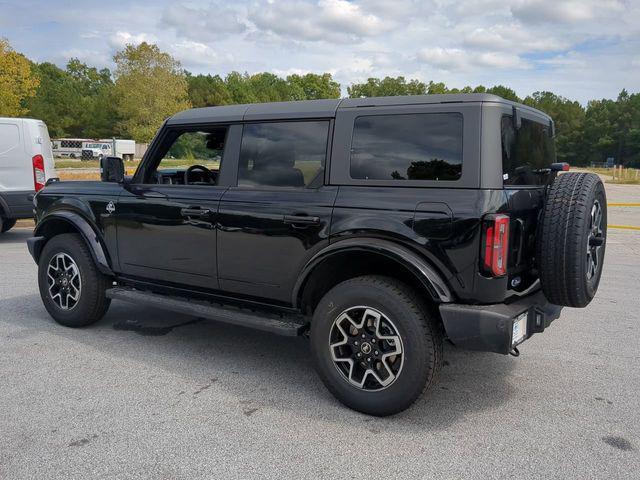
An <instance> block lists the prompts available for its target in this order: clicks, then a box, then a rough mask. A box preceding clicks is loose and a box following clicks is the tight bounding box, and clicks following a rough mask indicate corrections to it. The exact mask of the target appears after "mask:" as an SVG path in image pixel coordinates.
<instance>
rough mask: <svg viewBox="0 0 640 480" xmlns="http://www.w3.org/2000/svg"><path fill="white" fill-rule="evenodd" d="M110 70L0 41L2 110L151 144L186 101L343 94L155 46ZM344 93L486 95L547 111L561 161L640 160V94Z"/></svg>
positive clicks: (378, 87) (385, 81)
mask: <svg viewBox="0 0 640 480" xmlns="http://www.w3.org/2000/svg"><path fill="white" fill-rule="evenodd" d="M113 60H114V63H115V69H114V70H113V71H110V70H109V69H106V68H103V69H97V68H96V67H93V66H90V65H87V64H85V63H83V62H81V61H79V60H78V59H73V58H72V59H70V60H69V62H68V63H67V65H66V67H65V68H59V67H58V66H56V65H54V64H53V63H49V62H43V63H35V62H32V61H30V60H29V59H27V58H26V57H25V56H24V55H22V54H20V53H17V52H15V51H14V50H13V49H12V48H11V46H10V45H9V43H8V42H7V41H6V40H2V39H0V116H2V115H4V116H25V115H28V116H31V117H35V118H40V119H42V120H44V121H45V122H46V123H47V125H48V127H49V132H50V134H51V136H52V137H53V138H56V137H82V138H84V137H86V138H103V137H111V136H119V137H126V138H133V139H135V140H136V141H138V142H149V141H150V140H151V138H152V137H153V135H154V133H155V131H156V130H157V129H158V127H159V126H160V125H161V123H162V121H163V120H164V119H165V118H166V117H168V116H170V115H172V114H174V113H175V112H178V111H180V110H183V109H186V108H190V107H205V106H214V105H230V104H238V103H256V102H277V101H289V100H311V99H321V98H339V97H340V95H341V86H340V84H339V83H337V82H336V81H335V80H334V79H333V78H332V76H331V74H329V73H320V74H315V73H308V74H306V75H288V76H286V77H281V76H278V75H274V74H272V73H268V72H263V73H256V74H251V75H250V74H248V73H240V72H231V73H229V74H227V75H225V76H220V75H194V74H192V73H190V72H187V71H185V70H184V69H183V68H182V66H181V65H180V63H179V62H178V61H177V60H176V59H174V58H173V57H172V56H171V55H169V54H168V53H166V52H162V51H161V50H160V49H159V48H158V47H157V46H156V45H153V44H148V43H141V44H140V45H137V46H132V45H127V46H126V47H125V48H124V49H123V50H121V51H119V52H117V53H116V54H115V55H114V58H113ZM347 92H348V95H349V96H350V97H373V96H387V95H425V94H437V93H485V92H486V93H492V94H495V95H499V96H501V97H503V98H506V99H509V100H514V101H517V102H522V103H524V104H526V105H530V106H532V107H535V108H537V109H540V110H542V111H544V112H546V113H548V114H549V115H550V116H551V117H552V118H553V119H554V121H555V123H556V134H557V137H556V143H557V152H558V159H559V160H560V161H567V162H570V163H572V164H576V165H585V164H589V163H591V162H604V161H605V160H606V158H607V157H614V158H615V161H616V163H618V164H623V165H625V166H636V167H638V166H640V93H629V92H627V91H626V90H622V91H621V92H620V94H619V95H618V97H617V98H616V99H615V100H610V99H602V100H591V101H589V102H588V103H587V105H586V107H585V106H583V105H581V104H580V103H579V102H577V101H573V100H570V99H567V98H564V97H562V96H559V95H556V94H554V93H553V92H548V91H540V92H535V93H533V94H532V95H529V96H527V97H525V98H520V97H518V95H517V94H516V92H515V91H514V90H513V89H511V88H509V87H506V86H503V85H496V86H492V87H485V86H483V85H478V86H475V87H471V86H466V87H464V88H450V87H448V86H447V85H445V84H444V83H441V82H440V83H437V82H433V81H429V82H423V81H420V80H417V79H409V80H407V79H406V78H404V77H402V76H400V77H395V78H394V77H385V78H369V79H368V80H367V81H366V82H363V83H354V84H351V85H349V86H348V87H347Z"/></svg>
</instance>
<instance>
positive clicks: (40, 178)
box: [32, 155, 47, 192]
mask: <svg viewBox="0 0 640 480" xmlns="http://www.w3.org/2000/svg"><path fill="white" fill-rule="evenodd" d="M32 162H33V187H34V189H35V191H36V192H39V191H40V190H42V189H43V188H44V184H45V183H46V181H47V177H46V175H45V173H44V157H43V156H42V155H34V157H33V159H32Z"/></svg>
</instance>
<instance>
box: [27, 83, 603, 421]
mask: <svg viewBox="0 0 640 480" xmlns="http://www.w3.org/2000/svg"><path fill="white" fill-rule="evenodd" d="M553 134H554V125H553V122H552V120H551V119H550V118H549V117H548V116H547V115H545V114H544V113H542V112H540V111H537V110H534V109H532V108H529V107H527V106H524V105H520V104H515V103H512V102H509V101H506V100H503V99H502V98H499V97H497V96H493V95H486V94H469V95H427V96H408V97H382V98H361V99H343V100H317V101H307V102H287V103H272V104H255V105H232V106H222V107H209V108H200V109H193V110H187V111H184V112H181V113H178V114H176V115H174V116H172V117H171V118H169V119H168V120H167V121H166V122H165V123H164V125H163V126H162V128H161V129H160V131H159V132H158V134H157V135H156V137H155V139H154V140H153V142H152V143H151V145H150V147H149V150H148V151H147V153H146V154H145V156H144V158H143V160H142V162H141V163H140V165H139V166H138V169H137V170H136V172H135V174H134V175H133V177H130V178H129V177H126V178H125V176H124V174H123V164H122V160H121V159H119V158H115V157H110V158H107V159H104V160H103V168H102V172H101V173H102V179H103V181H102V182H49V184H48V185H47V186H46V187H45V188H44V189H43V190H42V191H40V192H39V193H38V194H37V195H36V196H35V199H34V204H35V216H36V220H37V225H36V228H35V233H34V236H33V238H30V239H29V240H28V246H29V251H30V252H31V255H32V256H33V258H34V259H35V261H36V262H37V263H38V268H39V274H38V281H39V288H40V294H41V296H42V300H43V302H44V305H45V307H46V309H47V310H48V312H49V313H50V314H51V316H52V317H53V318H54V319H55V320H56V321H57V322H59V323H60V324H62V325H65V326H69V327H81V326H85V325H89V324H91V323H93V322H96V321H97V320H99V319H100V318H101V317H102V316H103V315H104V314H105V312H106V311H107V309H108V308H109V304H110V302H111V300H112V299H117V300H123V301H128V302H133V303H136V304H138V305H148V306H153V307H160V308H165V309H169V310H173V311H176V312H181V313H187V314H193V315H196V316H199V317H203V318H212V319H217V320H219V321H223V322H228V323H232V324H237V325H243V326H249V327H253V328H257V329H261V330H267V331H270V332H274V333H279V334H284V335H308V336H309V338H310V343H311V355H312V357H313V362H314V365H315V368H316V369H317V371H318V374H319V375H320V377H321V379H322V381H323V382H324V383H325V385H326V386H327V388H328V389H329V390H330V391H331V392H332V393H333V394H334V395H335V396H336V397H337V398H338V399H339V400H340V401H342V402H343V403H345V404H346V405H348V406H349V407H351V408H354V409H356V410H359V411H362V412H365V413H369V414H373V415H389V414H393V413H396V412H399V411H401V410H403V409H405V408H407V407H408V406H410V405H411V404H412V403H413V402H414V401H415V400H416V398H418V396H419V395H420V394H421V393H422V392H423V390H425V389H426V388H428V387H429V386H430V385H431V384H432V383H433V381H434V379H435V377H436V375H437V373H438V371H439V370H440V368H441V365H442V361H443V359H442V356H443V354H442V350H443V341H444V340H445V339H447V340H448V341H450V342H451V343H453V344H454V345H457V346H459V347H463V348H470V349H476V350H484V351H490V352H497V353H502V354H508V353H512V354H517V353H518V350H517V346H518V345H520V344H521V343H522V342H523V341H525V340H526V339H527V338H529V337H531V336H532V335H533V334H535V333H540V332H542V331H544V330H545V328H547V327H548V326H549V324H550V323H551V322H552V321H553V320H554V319H556V318H558V316H559V314H560V310H561V308H562V307H563V306H570V307H585V306H586V305H587V304H588V303H589V302H590V301H591V299H592V298H593V296H594V295H595V293H596V289H597V288H598V283H599V281H600V276H601V273H602V265H603V260H604V252H605V240H606V216H607V211H606V198H605V191H604V188H603V184H602V182H601V181H600V180H599V178H598V177H597V176H595V175H592V174H584V173H573V172H572V173H562V171H563V170H567V169H568V165H566V164H562V163H556V160H555V150H554V139H553Z"/></svg>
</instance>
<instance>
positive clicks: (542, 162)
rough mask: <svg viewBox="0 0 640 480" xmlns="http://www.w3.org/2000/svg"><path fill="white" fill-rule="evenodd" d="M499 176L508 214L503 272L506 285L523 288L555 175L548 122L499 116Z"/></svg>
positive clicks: (532, 271)
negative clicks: (500, 141) (505, 276)
mask: <svg viewBox="0 0 640 480" xmlns="http://www.w3.org/2000/svg"><path fill="white" fill-rule="evenodd" d="M501 130H502V180H503V184H504V189H505V195H506V197H507V207H506V209H507V210H506V211H505V212H504V213H506V214H508V215H509V217H510V228H509V255H508V260H507V273H508V276H509V288H511V289H513V290H515V291H523V290H526V289H527V288H528V287H530V286H531V284H532V283H534V282H535V281H536V280H537V278H538V272H537V270H536V258H535V256H536V236H537V234H538V231H539V227H540V225H541V216H542V211H543V207H544V200H545V192H546V186H547V185H548V182H549V181H550V180H551V179H552V178H553V177H554V176H555V172H552V171H551V169H550V167H551V164H552V163H555V162H556V153H555V146H554V141H553V137H552V127H551V125H550V124H544V123H540V122H537V121H534V120H529V119H526V118H522V119H521V123H520V125H519V127H516V125H515V124H514V121H513V117H512V116H510V115H505V116H503V118H502V125H501Z"/></svg>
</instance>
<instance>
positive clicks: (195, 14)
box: [160, 1, 247, 41]
mask: <svg viewBox="0 0 640 480" xmlns="http://www.w3.org/2000/svg"><path fill="white" fill-rule="evenodd" d="M232 5H233V4H232ZM160 23H161V25H162V26H166V27H169V28H173V29H175V32H176V34H177V35H178V36H179V37H185V38H190V39H192V40H196V41H202V40H210V41H213V40H216V39H220V38H222V37H224V36H225V35H227V34H234V33H242V32H244V31H245V30H246V29H247V25H246V20H245V19H244V18H243V13H242V11H241V10H239V9H237V8H233V7H229V6H227V4H225V3H223V2H220V1H216V2H212V3H210V4H209V5H208V6H207V7H206V8H196V7H190V6H188V5H184V4H181V3H175V4H171V5H170V6H169V7H168V8H167V9H165V10H164V12H163V13H162V17H161V21H160Z"/></svg>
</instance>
